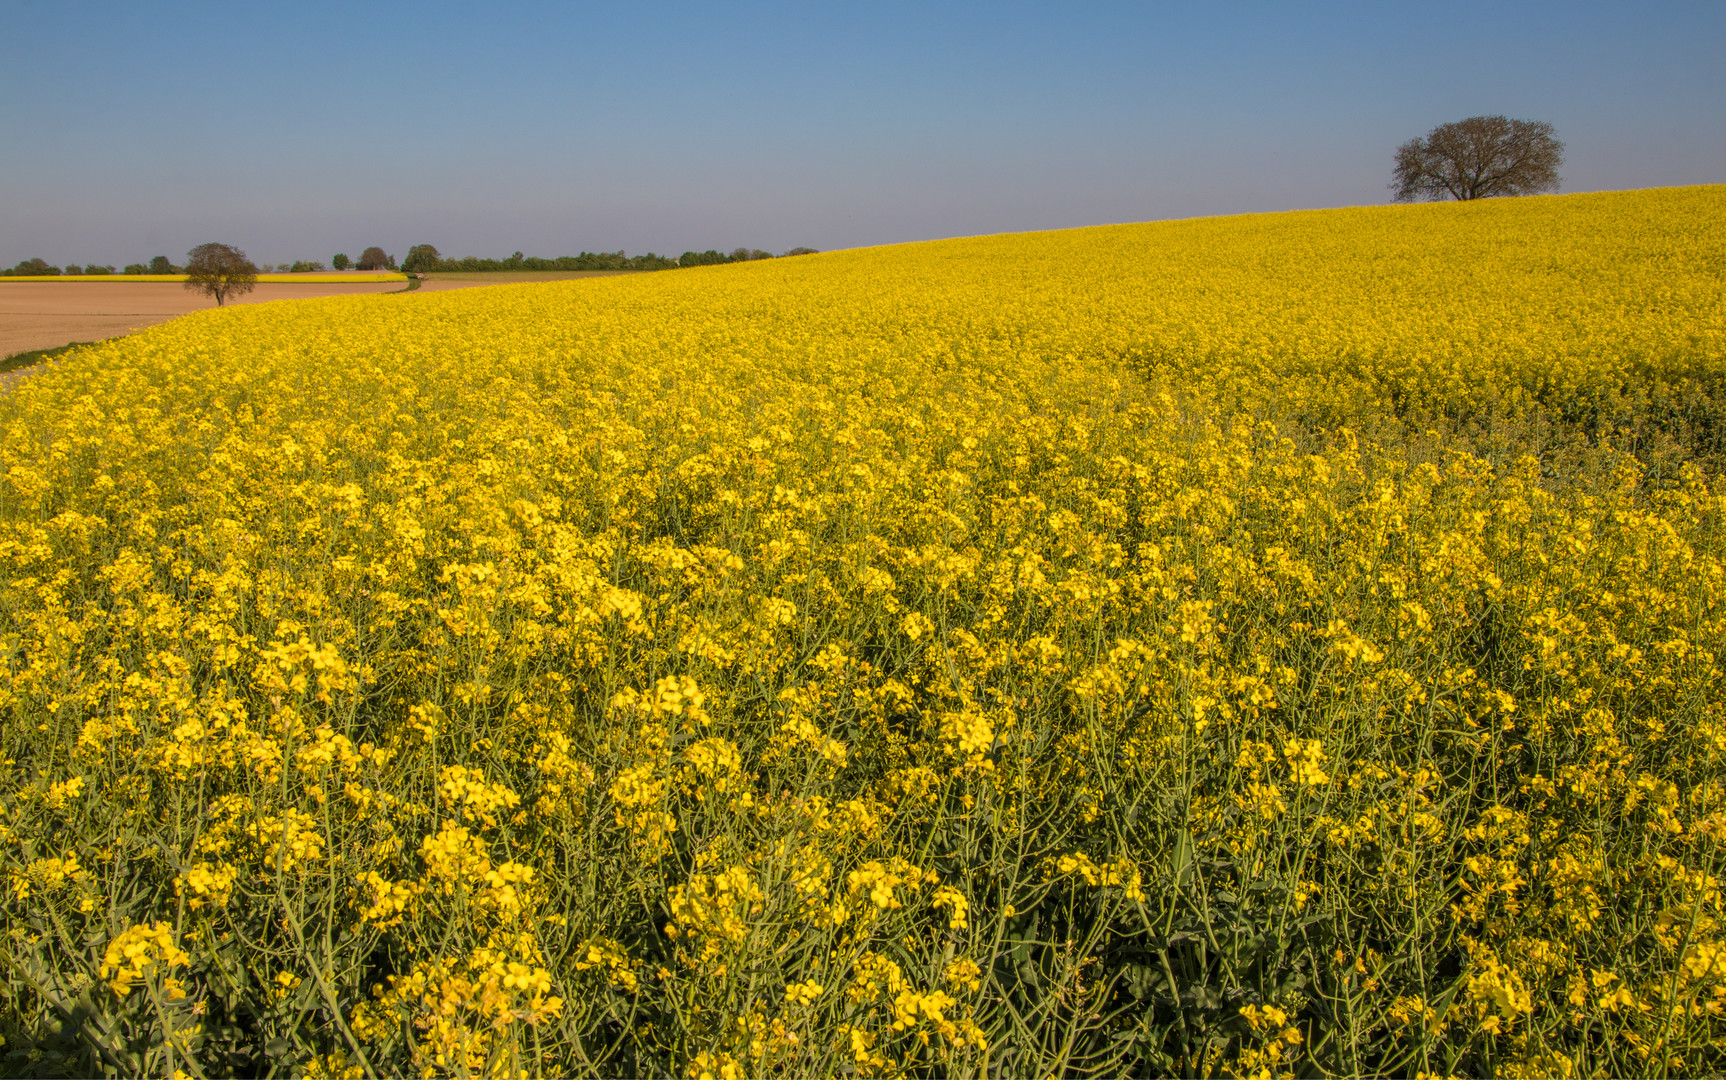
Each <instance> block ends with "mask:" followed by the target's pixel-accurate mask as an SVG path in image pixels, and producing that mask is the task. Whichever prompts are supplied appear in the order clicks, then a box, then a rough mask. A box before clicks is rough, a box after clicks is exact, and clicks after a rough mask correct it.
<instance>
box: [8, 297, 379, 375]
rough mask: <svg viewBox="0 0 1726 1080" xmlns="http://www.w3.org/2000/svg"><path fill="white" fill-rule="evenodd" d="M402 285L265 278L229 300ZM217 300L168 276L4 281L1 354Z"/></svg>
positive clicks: (119, 329)
mask: <svg viewBox="0 0 1726 1080" xmlns="http://www.w3.org/2000/svg"><path fill="white" fill-rule="evenodd" d="M402 288H403V285H402V283H401V282H399V281H377V282H355V283H354V284H348V283H346V282H337V283H318V284H313V283H308V284H305V285H297V284H295V285H287V284H276V283H274V282H265V283H262V284H259V285H258V286H257V287H256V288H254V289H253V290H252V291H251V292H249V293H247V294H246V295H244V296H241V297H238V298H237V299H234V300H231V301H229V303H234V304H262V303H267V302H268V301H271V300H295V299H305V298H309V297H314V296H353V295H356V294H359V293H381V292H399V291H401V289H402ZM215 306H216V302H215V301H214V300H211V299H209V298H208V297H206V296H204V295H202V294H200V293H195V292H192V291H190V290H188V289H187V288H186V287H185V286H183V285H179V284H173V283H166V282H149V281H141V282H136V283H133V282H105V281H63V282H62V281H11V282H0V357H7V356H11V355H12V354H14V353H20V352H26V351H29V350H32V349H52V348H55V347H57V346H60V345H64V344H66V343H67V342H69V341H100V340H101V339H103V338H110V337H115V336H117V335H119V334H126V333H130V332H131V331H133V330H138V329H142V328H143V327H146V326H154V325H155V324H157V323H161V322H167V321H168V320H169V319H174V318H178V317H179V316H181V315H188V314H190V313H192V312H194V311H202V310H203V309H205V308H212V307H215Z"/></svg>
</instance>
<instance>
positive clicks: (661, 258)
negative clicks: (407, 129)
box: [0, 244, 815, 277]
mask: <svg viewBox="0 0 1726 1080" xmlns="http://www.w3.org/2000/svg"><path fill="white" fill-rule="evenodd" d="M813 254H815V249H814V248H806V247H794V248H792V249H791V250H790V251H787V252H786V253H785V257H789V256H792V255H813ZM771 258H775V256H774V255H773V253H772V252H769V251H762V250H761V249H760V248H737V249H736V250H734V251H732V252H731V253H730V254H727V253H725V252H722V251H715V250H713V249H711V248H710V249H708V250H707V251H686V252H684V253H683V254H682V255H680V256H678V257H677V258H675V259H673V258H671V257H669V256H666V255H655V254H654V253H653V252H651V251H650V252H648V253H647V254H645V255H625V254H624V253H623V252H621V251H598V252H594V251H584V252H582V253H581V254H579V255H560V256H558V257H557V258H555V259H542V258H539V257H537V256H531V255H523V254H522V253H521V252H519V251H518V252H516V253H515V254H513V255H511V256H510V257H509V258H507V259H481V258H478V257H476V256H473V255H467V256H464V257H462V258H459V259H455V258H445V257H444V256H442V255H440V254H439V253H438V249H437V248H435V247H433V246H432V245H430V244H415V245H414V246H413V247H412V248H410V249H408V254H407V258H405V259H403V260H402V262H401V267H400V269H402V270H404V271H406V272H407V273H410V274H425V273H430V272H433V271H438V270H442V271H444V272H446V273H468V274H471V273H484V272H487V271H494V270H495V271H506V270H561V271H572V270H671V269H675V268H677V267H679V266H715V265H718V264H720V263H733V262H751V261H753V260H756V259H771ZM330 265H331V266H332V267H334V268H335V269H337V270H350V269H352V270H395V269H397V267H396V258H395V256H394V255H390V254H388V253H386V252H385V251H384V249H383V248H380V247H368V248H366V249H365V251H363V252H362V253H361V254H360V257H359V259H358V260H355V259H351V258H349V257H348V256H347V255H345V254H342V253H340V252H337V253H336V255H335V256H334V257H333V258H331V259H330ZM323 269H324V264H323V263H322V262H319V261H317V260H311V259H300V260H296V261H294V262H291V263H263V264H261V265H260V266H259V267H258V271H259V272H260V273H266V274H267V273H271V272H272V271H273V272H275V273H282V274H315V273H318V272H319V271H321V270H323ZM119 272H120V273H123V274H183V273H185V272H186V268H185V267H183V266H178V265H176V264H174V263H172V262H170V261H168V257H167V256H166V255H157V256H156V257H155V258H153V259H151V260H150V261H149V262H148V263H128V264H127V265H126V267H125V269H123V270H121V271H119ZM112 273H115V270H114V268H113V267H112V266H102V265H99V264H97V263H91V264H90V265H88V266H79V265H77V264H76V263H74V264H72V265H70V266H66V267H59V266H54V265H52V264H51V263H49V262H47V261H46V260H43V259H25V260H24V261H23V262H21V263H19V264H18V265H17V266H14V267H13V268H12V269H10V270H0V275H3V276H6V277H60V276H77V275H88V274H112Z"/></svg>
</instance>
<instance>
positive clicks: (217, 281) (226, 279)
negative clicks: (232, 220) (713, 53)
mask: <svg viewBox="0 0 1726 1080" xmlns="http://www.w3.org/2000/svg"><path fill="white" fill-rule="evenodd" d="M164 261H165V260H164ZM257 283H258V268H257V267H256V266H254V265H253V264H252V260H250V259H248V258H246V253H245V252H243V251H241V250H240V249H239V248H237V247H233V246H232V245H229V244H199V245H198V246H197V247H195V248H193V249H192V250H190V251H188V252H186V288H188V289H191V290H192V291H193V292H201V293H203V294H204V295H205V296H210V297H214V298H215V301H216V306H217V307H221V306H222V305H223V304H224V303H226V302H227V299H228V297H230V296H239V295H241V294H243V293H249V292H251V291H252V286H254V285H256V284H257Z"/></svg>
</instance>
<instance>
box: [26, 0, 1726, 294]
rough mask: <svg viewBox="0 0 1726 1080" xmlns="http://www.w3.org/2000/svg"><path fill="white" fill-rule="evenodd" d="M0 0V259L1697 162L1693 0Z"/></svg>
mask: <svg viewBox="0 0 1726 1080" xmlns="http://www.w3.org/2000/svg"><path fill="white" fill-rule="evenodd" d="M1442 15H1443V17H1442V18H1440V17H1438V13H1435V12H1434V11H1432V10H1426V9H1423V10H1420V11H1404V10H1400V9H1399V10H1387V9H1383V8H1381V7H1379V6H1372V5H1364V4H1328V5H1323V6H1322V7H1292V6H1284V5H1273V4H1257V5H1250V6H1237V7H1230V8H1228V9H1226V10H1224V9H1217V8H1210V7H1206V8H1202V9H1198V10H1194V9H1191V8H1188V7H1167V8H1163V7H1151V6H1144V5H1097V6H1092V7H1088V8H1084V9H1081V10H1078V11H1075V10H1073V9H1072V8H1070V7H1060V8H1055V7H1052V6H1041V5H1008V6H1000V5H989V6H983V5H945V6H941V7H939V8H935V9H930V8H926V7H920V6H910V5H900V6H882V5H879V4H876V5H869V6H867V7H863V6H857V7H829V8H822V9H820V10H808V9H805V8H802V7H797V6H791V5H759V4H757V5H747V6H743V7H738V8H735V9H732V10H729V11H725V12H718V11H714V10H710V9H708V8H704V7H697V6H693V5H671V6H665V7H661V8H656V9H651V10H647V9H630V10H616V9H613V8H611V7H605V8H600V7H594V8H591V9H590V8H572V7H565V6H560V5H541V4H532V5H523V6H520V7H517V8H513V9H508V10H504V11H501V12H499V11H494V10H491V9H480V8H477V7H473V6H470V5H465V4H452V3H444V4H437V3H426V4H415V5H407V4H395V3H390V4H378V5H372V6H368V7H365V8H363V9H358V10H356V9H351V8H343V7H334V6H305V5H301V6H296V7H293V8H291V9H281V8H268V9H266V8H243V7H242V8H230V7H226V6H221V5H215V4H203V3H200V4H184V5H176V6H174V7H173V8H171V9H169V8H145V7H130V6H122V5H117V4H114V5H110V4H93V5H87V6H81V7H72V6H69V5H62V4H56V3H38V2H24V0H19V2H14V3H10V4H8V5H6V6H4V7H0V60H3V61H4V63H5V65H6V69H7V71H8V73H9V75H10V76H11V78H10V80H9V81H10V82H11V84H12V88H11V89H9V90H8V92H7V94H6V95H5V96H4V97H3V98H0V146H4V147H5V153H4V154H0V200H3V205H4V206H5V207H6V210H5V212H4V214H0V265H5V266H11V265H13V264H15V263H16V262H18V261H20V260H22V259H26V258H32V257H40V258H43V259H46V260H47V261H49V262H50V263H53V264H54V265H57V266H59V265H65V264H67V263H77V264H79V265H84V264H87V263H90V262H97V263H103V264H108V263H112V264H114V265H116V266H118V265H123V264H125V263H129V262H141V261H147V260H148V259H149V258H150V257H151V256H152V255H157V254H162V255H167V256H169V257H170V258H171V259H175V260H178V259H180V258H181V257H183V255H184V253H185V251H186V250H187V249H188V248H190V247H192V246H193V245H195V244H198V243H202V242H205V241H208V240H219V241H222V242H226V243H233V244H236V245H237V246H239V247H241V248H243V249H245V250H246V251H247V252H248V253H250V254H251V255H252V257H253V258H254V259H257V260H259V261H265V262H271V263H276V262H287V261H292V260H296V259H317V260H322V261H324V262H326V263H327V262H328V261H329V259H330V256H331V255H333V254H334V253H335V252H337V251H342V252H345V253H347V254H349V255H351V256H357V255H358V254H359V251H360V249H362V248H364V247H365V246H368V245H372V244H376V245H379V246H381V247H383V248H384V249H385V250H386V251H388V252H390V253H391V254H393V255H395V256H397V257H398V258H400V257H401V256H403V255H405V254H406V251H407V248H408V247H409V246H410V245H412V244H415V243H431V244H435V245H436V246H437V247H438V248H439V249H440V251H442V252H443V253H444V254H445V255H450V256H463V255H480V256H485V257H503V256H507V255H508V254H509V253H510V252H512V251H516V250H520V251H523V252H525V253H526V254H528V255H539V256H557V255H570V254H575V253H576V252H578V251H582V250H587V251H615V250H618V249H620V248H621V249H623V250H626V251H628V252H629V253H631V254H639V253H642V252H645V251H649V250H651V251H655V252H658V253H659V254H662V255H670V256H673V257H675V256H676V255H677V254H678V253H680V252H682V251H684V250H690V249H693V250H703V249H706V248H718V249H721V250H730V249H732V248H735V247H739V246H742V247H752V248H756V247H758V248H764V249H766V250H769V251H773V252H776V253H777V252H781V251H784V250H786V249H787V248H790V247H794V246H800V245H801V246H808V247H814V248H820V249H823V250H832V249H835V248H848V247H860V246H869V245H874V244H885V243H896V242H902V241H909V240H925V239H936V238H941V237H947V236H961V235H976V234H984V233H999V232H1017V231H1024V230H1030V229H1048V228H1065V227H1072V226H1084V225H1099V224H1109V223H1117V222H1129V221H1149V220H1160V219H1169V218H1187V217H1198V216H1208V215H1212V214H1230V213H1250V212H1257V211H1275V210H1292V209H1318V208H1324V207H1332V206H1348V205H1367V204H1374V203H1384V202H1387V201H1389V195H1390V192H1389V190H1388V188H1387V187H1386V185H1387V184H1388V182H1389V179H1390V167H1391V157H1392V154H1393V153H1394V151H1395V148H1396V146H1397V145H1398V144H1399V143H1401V142H1403V141H1404V140H1406V139H1409V138H1412V137H1414V136H1417V135H1421V134H1424V133H1425V132H1426V131H1427V130H1428V129H1430V128H1431V127H1432V126H1434V125H1435V124H1439V123H1443V122H1446V121H1450V120H1457V119H1461V118H1463V117H1466V116H1471V115H1477V114H1481V113H1503V114H1506V115H1510V116H1515V117H1524V118H1529V119H1539V120H1546V121H1549V122H1551V123H1552V124H1554V126H1555V127H1556V129H1557V134H1558V136H1559V138H1561V139H1563V140H1564V141H1565V143H1566V144H1567V150H1566V164H1565V166H1564V168H1563V170H1562V174H1563V177H1564V184H1563V188H1562V190H1563V191H1564V192H1567V193H1574V192H1585V191H1598V190H1615V189H1624V188H1640V187H1665V186H1677V185H1688V184H1705V183H1719V182H1723V181H1726V65H1722V64H1720V63H1719V61H1718V55H1719V52H1720V50H1721V46H1722V45H1723V44H1726V5H1720V4H1710V3H1671V4H1653V5H1643V6H1638V7H1636V8H1634V9H1626V8H1623V7H1620V6H1616V5H1607V4H1579V5H1560V4H1522V5H1511V6H1508V7H1506V6H1504V5H1497V4H1495V5H1491V6H1487V5H1485V4H1472V5H1459V6H1454V7H1453V8H1451V9H1449V10H1447V11H1445V12H1443V13H1442Z"/></svg>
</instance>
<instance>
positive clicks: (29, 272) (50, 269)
mask: <svg viewBox="0 0 1726 1080" xmlns="http://www.w3.org/2000/svg"><path fill="white" fill-rule="evenodd" d="M112 273H114V268H113V267H112V266H102V265H100V264H98V263H91V264H90V265H89V266H79V265H78V264H77V263H73V264H71V265H70V266H66V267H59V266H54V265H51V264H50V263H48V262H46V261H45V260H42V259H25V260H24V261H23V262H21V263H19V264H18V265H17V266H14V267H13V268H12V269H10V270H0V274H3V275H5V276H6V277H59V276H61V275H63V274H64V275H66V276H69V277H78V276H80V275H83V274H112Z"/></svg>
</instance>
